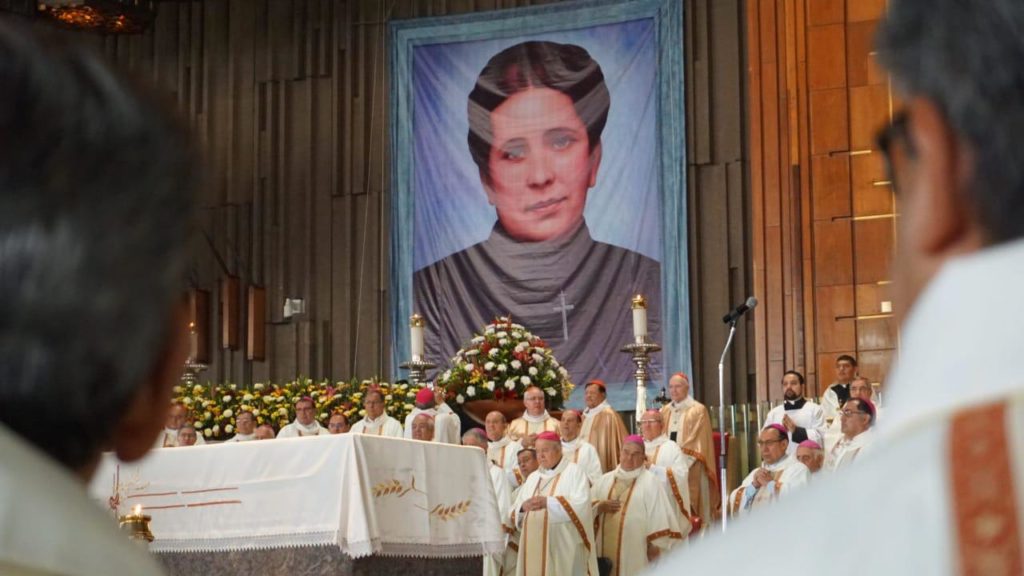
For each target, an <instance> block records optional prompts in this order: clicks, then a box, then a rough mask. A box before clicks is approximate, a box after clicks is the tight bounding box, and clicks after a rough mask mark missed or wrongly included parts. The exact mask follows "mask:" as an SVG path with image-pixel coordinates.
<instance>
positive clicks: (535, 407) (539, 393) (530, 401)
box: [523, 386, 544, 416]
mask: <svg viewBox="0 0 1024 576" xmlns="http://www.w3.org/2000/svg"><path fill="white" fill-rule="evenodd" d="M523 404H524V405H525V406H526V413H527V414H529V415H530V416H540V415H542V414H544V391H543V390H541V389H540V388H538V387H536V386H530V387H529V388H527V389H526V391H525V392H523Z"/></svg>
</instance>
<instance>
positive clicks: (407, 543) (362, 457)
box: [90, 434, 505, 575]
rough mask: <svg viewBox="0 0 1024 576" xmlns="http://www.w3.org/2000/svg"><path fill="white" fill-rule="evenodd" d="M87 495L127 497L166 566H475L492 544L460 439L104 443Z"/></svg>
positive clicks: (188, 570) (263, 570)
mask: <svg viewBox="0 0 1024 576" xmlns="http://www.w3.org/2000/svg"><path fill="white" fill-rule="evenodd" d="M90 493H91V494H92V496H93V497H94V498H96V499H97V500H98V501H99V502H100V503H101V504H102V505H104V506H111V505H112V504H116V505H117V506H118V508H119V512H120V514H124V513H127V512H128V511H129V510H131V509H132V508H133V507H134V506H135V505H141V506H142V507H143V508H142V509H143V513H144V514H148V515H151V516H152V522H151V530H152V532H153V535H154V537H155V540H154V541H153V542H152V543H151V544H150V551H151V552H153V553H154V554H156V555H157V556H158V558H159V559H160V560H161V561H162V562H163V563H164V564H165V565H166V566H167V567H168V571H169V572H170V573H171V574H182V575H184V574H247V575H249V574H327V573H330V574H381V573H399V572H401V573H405V574H409V575H414V574H424V575H426V574H442V573H443V574H445V575H452V574H479V573H480V571H481V558H482V557H483V556H484V555H485V554H487V553H492V552H500V551H502V550H504V547H505V537H504V534H503V531H502V528H501V521H500V518H499V517H498V509H497V503H496V499H495V496H494V491H493V488H492V486H491V483H490V476H489V474H488V471H487V462H486V456H485V454H484V453H483V451H481V450H479V449H477V448H471V447H462V446H453V445H447V444H435V443H427V442H419V441H414V440H404V439H394V438H381V437H376V436H362V435H351V434H343V435H338V436H318V437H311V438H291V439H280V440H265V441H254V442H243V443H227V444H213V445H205V446H192V447H187V448H163V449H157V450H154V451H153V452H151V453H150V455H148V456H147V457H146V458H145V459H143V460H141V461H139V462H135V463H132V464H125V463H122V462H118V461H117V460H116V459H115V458H114V457H113V456H111V455H105V457H104V460H103V462H102V464H101V466H100V469H99V470H98V471H97V473H96V475H95V476H94V479H93V482H92V484H91V486H90ZM114 515H115V512H114V510H113V508H112V507H111V522H114V521H115V520H114Z"/></svg>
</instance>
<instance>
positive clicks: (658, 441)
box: [644, 434, 668, 448]
mask: <svg viewBox="0 0 1024 576" xmlns="http://www.w3.org/2000/svg"><path fill="white" fill-rule="evenodd" d="M665 442H668V436H666V435H664V434H662V435H661V436H658V437H657V438H655V439H654V440H644V447H646V448H657V447H658V446H661V445H662V444H664V443H665Z"/></svg>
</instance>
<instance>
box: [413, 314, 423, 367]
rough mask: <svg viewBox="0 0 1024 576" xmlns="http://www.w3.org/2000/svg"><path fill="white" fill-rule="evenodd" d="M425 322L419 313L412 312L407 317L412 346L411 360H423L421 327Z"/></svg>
mask: <svg viewBox="0 0 1024 576" xmlns="http://www.w3.org/2000/svg"><path fill="white" fill-rule="evenodd" d="M425 325H426V322H424V321H423V316H420V315H419V314H413V315H412V317H411V318H409V341H410V342H411V347H412V361H413V362H420V361H422V360H423V327H424V326H425Z"/></svg>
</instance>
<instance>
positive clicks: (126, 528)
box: [118, 504, 153, 544]
mask: <svg viewBox="0 0 1024 576" xmlns="http://www.w3.org/2000/svg"><path fill="white" fill-rule="evenodd" d="M152 519H153V517H152V516H149V515H146V514H143V513H142V506H141V505H139V504H136V505H135V507H134V508H132V513H131V514H125V515H124V516H121V517H120V518H119V519H118V520H119V525H120V528H121V530H122V531H123V532H127V533H128V538H130V539H132V540H138V541H145V542H146V544H149V543H150V542H152V541H153V533H152V532H150V530H149V522H150V521H151V520H152Z"/></svg>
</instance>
